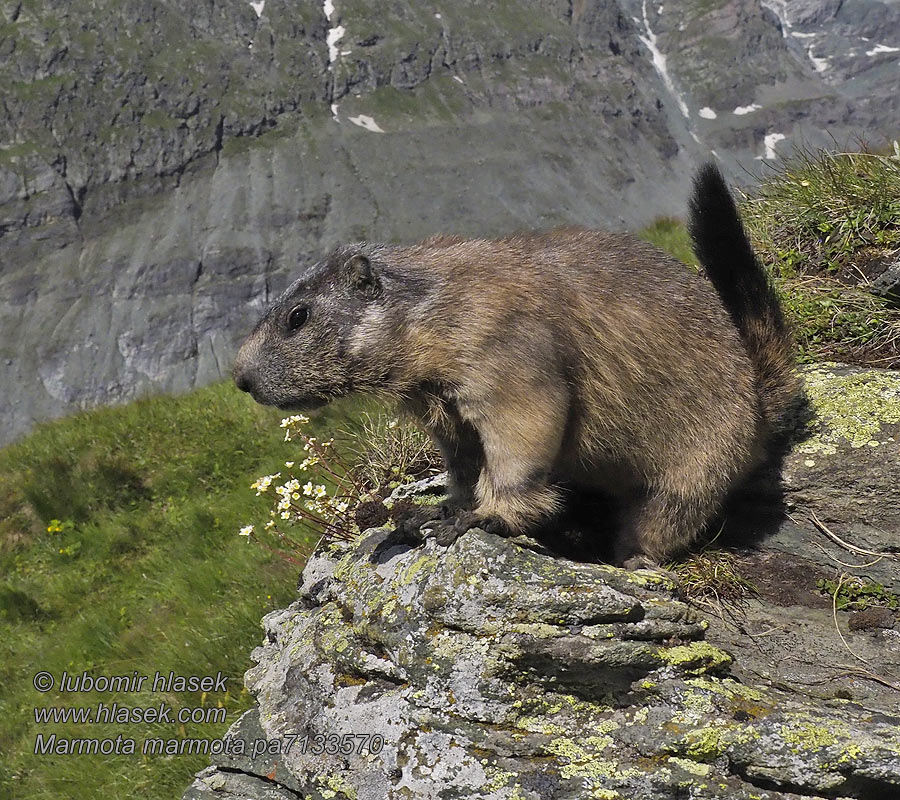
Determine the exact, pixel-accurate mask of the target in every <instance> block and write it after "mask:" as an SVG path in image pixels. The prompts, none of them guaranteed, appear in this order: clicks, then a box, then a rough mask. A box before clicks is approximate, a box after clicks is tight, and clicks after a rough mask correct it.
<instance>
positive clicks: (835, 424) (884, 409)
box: [798, 368, 900, 455]
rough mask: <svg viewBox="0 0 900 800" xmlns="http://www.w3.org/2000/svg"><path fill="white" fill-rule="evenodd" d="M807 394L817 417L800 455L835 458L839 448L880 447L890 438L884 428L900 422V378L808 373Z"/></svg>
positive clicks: (819, 371) (877, 375)
mask: <svg viewBox="0 0 900 800" xmlns="http://www.w3.org/2000/svg"><path fill="white" fill-rule="evenodd" d="M805 378H806V391H807V395H808V396H809V399H810V402H811V405H812V407H813V409H814V411H815V413H816V416H817V417H818V425H817V427H815V428H814V430H813V435H812V436H811V437H810V438H809V439H808V440H807V441H805V442H803V443H802V444H801V445H800V446H799V448H798V449H799V451H800V452H801V453H809V454H814V453H818V454H821V455H833V454H834V453H836V452H837V449H838V446H839V445H842V444H847V445H849V446H850V447H853V448H859V447H867V446H868V447H877V446H879V445H881V444H885V443H887V441H889V438H890V437H885V436H883V435H880V434H882V426H884V425H896V424H898V423H900V378H898V377H897V376H894V375H890V374H887V373H881V372H864V373H858V374H852V375H840V376H839V375H836V374H835V373H834V372H829V371H828V370H827V369H821V368H820V369H811V370H808V371H807V372H806V373H805Z"/></svg>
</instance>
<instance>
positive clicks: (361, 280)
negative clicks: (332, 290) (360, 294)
mask: <svg viewBox="0 0 900 800" xmlns="http://www.w3.org/2000/svg"><path fill="white" fill-rule="evenodd" d="M344 274H345V275H346V276H347V281H348V282H349V283H350V285H351V286H352V287H354V288H355V289H362V290H363V291H365V292H367V293H369V294H374V293H375V292H377V291H378V289H379V283H378V276H377V275H376V274H375V269H374V268H373V267H372V262H371V261H370V260H369V258H368V256H364V255H363V254H362V253H356V254H355V255H352V256H350V258H348V259H347V260H346V261H345V262H344Z"/></svg>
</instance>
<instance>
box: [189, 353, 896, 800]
mask: <svg viewBox="0 0 900 800" xmlns="http://www.w3.org/2000/svg"><path fill="white" fill-rule="evenodd" d="M808 378H809V387H810V395H811V399H812V401H813V404H814V408H815V410H816V414H817V416H816V418H815V422H814V424H813V426H812V430H813V431H814V435H813V436H810V437H807V438H805V439H804V440H803V441H802V442H801V443H799V444H798V445H796V447H795V449H794V451H793V452H792V453H790V454H789V456H788V458H787V467H786V483H787V493H788V497H789V505H790V509H791V514H792V516H793V517H794V519H795V520H797V519H800V518H801V517H802V516H803V515H804V514H807V513H809V512H814V513H815V514H816V515H817V517H818V518H821V519H823V520H824V519H827V520H828V521H829V524H830V525H832V526H833V527H834V528H835V529H837V530H840V531H841V532H842V533H843V534H844V535H846V536H850V535H851V534H850V533H848V532H847V531H846V530H845V527H846V525H847V524H849V523H850V521H851V520H853V519H855V520H857V521H860V522H861V523H862V524H861V529H860V530H859V531H853V533H852V536H853V541H855V542H857V543H858V545H859V546H866V547H870V548H871V547H882V546H883V545H884V544H885V543H878V542H874V541H872V539H871V538H864V533H865V531H866V530H869V529H875V528H881V527H885V528H886V529H887V530H889V531H896V530H897V528H898V525H900V505H898V502H897V501H898V499H900V498H898V494H897V492H898V489H897V486H898V485H900V483H898V481H897V475H896V474H894V473H896V464H897V463H900V459H898V458H897V456H898V447H900V445H898V442H897V439H898V438H900V436H898V434H900V379H898V377H897V376H896V375H894V374H890V373H878V372H864V371H859V370H850V369H847V368H843V367H834V368H829V369H822V368H817V369H815V370H810V371H809V373H808ZM844 401H846V402H847V403H849V405H847V404H846V403H844V404H843V405H842V403H843V402H844ZM842 409H845V410H847V414H845V413H844V411H843V410H842ZM863 438H865V441H864V443H862V444H861V442H863ZM871 442H878V445H877V446H874V445H872V444H871ZM881 448H883V450H882V449H881ZM876 450H878V451H879V452H880V454H881V455H883V457H884V458H885V460H886V461H887V462H890V463H892V464H893V466H890V467H887V468H886V469H884V470H883V471H882V472H881V473H879V475H878V476H876V475H875V473H874V472H873V471H872V470H871V469H870V466H869V465H870V460H869V459H870V457H871V454H872V453H873V452H875V451H876ZM831 456H836V458H835V460H834V462H832V463H833V464H840V467H838V469H839V470H841V471H842V472H841V475H842V476H843V477H842V478H840V480H843V482H844V492H843V495H841V496H838V494H837V492H836V491H834V489H833V487H834V488H836V482H837V480H839V478H837V477H835V478H834V482H833V483H829V481H828V479H827V477H825V473H823V472H822V471H818V470H817V466H818V461H817V459H828V458H829V457H831ZM810 462H811V463H810ZM870 492H874V493H875V495H877V496H878V497H879V498H881V497H882V496H883V497H885V498H887V500H886V502H885V503H884V505H883V507H882V508H880V509H879V510H878V511H877V512H875V513H873V515H872V516H867V515H864V514H860V513H859V512H858V511H857V512H852V511H850V509H852V508H854V507H856V508H860V507H863V506H864V505H865V503H866V500H867V497H868V495H869V493H870ZM866 526H869V527H868V528H867V527H866ZM801 528H802V526H801V525H799V524H798V523H797V522H795V521H791V520H788V521H787V522H785V523H784V524H783V526H782V528H781V529H780V530H779V531H778V532H777V533H776V535H775V536H773V537H771V538H770V539H769V540H766V541H765V542H763V543H761V544H760V546H759V547H756V548H749V549H747V551H746V552H745V553H744V554H743V555H742V556H741V557H742V558H743V559H744V564H745V567H746V568H748V569H749V568H751V567H752V566H753V565H756V567H757V569H758V571H759V575H760V576H761V577H766V576H768V577H769V578H770V585H766V586H762V585H761V586H760V595H759V597H758V598H757V599H755V600H753V601H752V602H750V603H748V604H747V606H746V607H745V608H744V609H742V610H740V611H736V612H734V613H735V614H737V617H734V616H732V617H730V619H732V620H735V619H736V620H737V623H738V624H729V622H728V619H729V616H728V615H723V616H722V618H720V619H714V620H712V622H710V621H707V620H704V619H702V618H701V617H700V616H699V615H698V613H697V611H696V610H695V609H694V608H692V607H690V606H688V605H686V604H685V603H684V602H683V601H682V600H681V599H680V597H679V594H678V591H677V587H676V586H675V584H674V582H673V580H672V579H671V578H670V576H669V575H668V574H667V573H664V572H654V571H647V570H639V571H635V572H627V571H624V570H621V569H617V568H614V567H609V566H604V565H598V564H586V563H577V562H573V561H569V560H566V559H562V558H559V557H554V556H552V555H551V554H548V553H547V552H546V551H544V550H543V549H541V548H540V547H537V546H536V544H535V543H533V542H529V541H528V540H524V539H522V540H514V541H510V540H506V539H501V538H498V537H496V536H493V535H490V534H487V533H484V532H481V531H477V530H476V531H470V532H469V533H468V534H467V535H465V536H463V537H462V538H460V539H459V540H458V541H457V542H455V543H454V544H453V545H452V546H451V547H449V548H447V549H441V548H439V547H437V546H436V545H435V544H434V542H428V543H427V544H425V545H424V546H421V547H418V548H414V547H411V546H410V545H408V544H405V543H403V542H402V541H401V540H399V539H398V538H396V537H395V536H394V535H393V534H391V533H390V532H388V531H386V530H382V529H376V530H372V531H369V532H368V533H367V534H366V535H365V536H364V537H363V538H362V539H361V540H360V541H359V542H357V543H355V544H352V545H348V544H346V543H345V544H340V545H333V546H330V547H326V548H324V549H322V550H320V551H318V552H317V553H316V554H315V555H314V556H313V557H312V558H311V560H310V561H309V563H308V565H307V567H306V569H305V570H304V573H303V577H302V580H301V585H300V597H299V599H298V600H297V601H296V602H295V603H294V604H292V605H291V606H290V607H289V608H287V609H284V610H281V611H276V612H274V613H272V614H270V615H268V616H267V617H266V619H265V620H264V626H265V629H266V639H265V643H264V644H263V646H262V647H260V648H258V649H257V650H256V651H254V653H253V659H254V660H255V661H256V664H257V665H256V666H255V667H254V668H252V669H251V670H250V671H249V672H248V673H247V675H246V677H245V681H246V684H247V686H248V687H249V688H250V689H251V690H252V691H253V693H254V694H255V696H256V698H257V702H258V711H253V712H249V713H248V715H246V716H245V717H243V718H242V719H241V720H240V721H239V722H238V723H237V724H236V726H235V727H234V728H233V730H232V732H231V735H232V736H234V737H236V738H241V737H244V738H246V739H247V740H248V741H249V740H251V739H254V738H259V737H260V736H262V737H264V739H265V741H267V742H268V743H269V745H270V746H271V747H272V749H273V750H275V751H277V752H278V757H277V758H274V757H273V756H271V755H267V756H266V757H265V758H260V759H257V760H255V761H254V760H246V759H244V760H239V761H235V760H234V759H232V760H229V761H226V762H223V763H222V767H223V769H222V770H216V769H214V768H211V769H209V770H206V771H204V772H203V773H201V774H200V775H199V776H198V779H197V780H196V781H195V782H194V784H193V785H192V787H191V788H190V789H189V791H188V793H187V794H186V795H185V797H186V798H192V799H193V798H201V797H212V796H219V795H214V794H211V793H210V792H212V791H215V790H217V789H216V787H220V788H221V789H222V791H224V792H226V794H225V795H224V796H226V797H227V796H231V795H229V794H228V792H231V793H232V795H234V794H236V793H237V791H238V790H237V789H235V788H233V787H232V785H231V784H230V783H228V782H233V781H235V780H237V778H236V775H237V776H243V777H242V778H241V779H242V780H243V779H246V780H247V781H252V780H257V777H254V776H263V775H264V776H267V783H266V784H265V786H260V787H259V788H260V789H261V790H262V789H264V790H265V791H268V792H276V791H277V792H283V794H279V795H275V796H278V797H281V796H285V797H292V796H298V797H299V796H302V797H312V798H358V800H367V799H368V800H376V799H377V800H384V799H385V798H388V799H389V798H401V797H403V798H406V797H415V798H438V797H441V798H449V797H459V798H492V799H493V798H498V799H499V798H527V799H528V800H538V798H560V799H562V798H572V800H575V799H576V798H579V799H580V798H584V797H599V798H653V799H654V800H662V799H663V798H682V797H696V798H747V800H749V799H750V798H764V799H765V800H776V798H800V797H803V798H826V797H828V798H831V797H853V798H860V799H862V798H881V797H885V798H886V797H891V796H893V795H894V794H896V793H898V792H900V706H898V703H897V699H896V693H895V692H894V691H892V690H889V689H887V688H886V687H885V686H884V685H881V684H879V683H878V682H877V681H871V680H869V677H871V675H876V676H877V675H890V674H892V672H894V673H895V672H896V670H898V669H900V640H898V637H897V636H896V631H894V630H893V628H892V622H893V617H892V615H891V614H890V613H888V614H887V615H886V618H885V619H882V620H880V622H879V624H878V625H877V626H871V627H866V626H860V627H859V628H854V629H852V630H848V631H846V632H844V633H843V635H844V636H845V637H847V639H848V641H849V644H850V646H852V648H853V650H854V652H855V653H856V654H857V656H858V657H859V658H861V659H863V661H864V662H865V665H866V666H865V671H866V672H868V673H869V677H866V676H862V677H860V676H859V675H857V676H855V677H854V676H852V675H851V676H849V677H848V675H847V674H846V673H847V670H846V668H845V667H843V666H842V664H843V661H844V660H845V659H847V658H848V657H849V654H848V653H847V651H846V649H845V650H843V652H842V651H841V649H840V648H841V647H842V645H841V644H840V642H841V639H840V635H841V634H839V633H838V632H837V631H836V630H835V629H834V623H833V621H832V611H831V608H830V605H829V604H828V603H827V601H825V599H824V598H822V597H817V596H815V595H814V594H813V593H812V592H813V591H814V586H815V583H814V581H815V577H816V575H817V574H818V573H819V572H821V571H822V570H823V569H824V563H825V561H826V560H827V559H829V558H832V557H837V558H843V560H846V559H847V558H848V556H847V553H846V552H843V551H842V550H841V549H840V548H837V547H836V545H835V543H834V542H833V541H832V540H830V539H827V538H825V537H822V536H821V535H820V536H819V537H818V539H817V540H815V541H816V543H817V544H820V545H821V546H822V547H823V548H824V551H823V550H821V549H819V548H817V547H816V546H814V544H813V543H812V542H811V541H810V540H809V537H808V535H807V534H808V533H809V531H808V530H806V529H802V530H801ZM888 544H895V543H888ZM894 552H895V551H894ZM892 558H893V557H892V556H888V557H887V558H885V559H882V561H883V562H885V564H886V566H885V567H884V571H885V572H890V571H892V572H893V576H892V582H888V585H889V586H890V587H891V588H894V589H898V588H900V587H898V586H897V580H898V579H897V570H896V561H895V560H892ZM892 564H893V567H892V566H891V565H892ZM788 589H794V590H797V591H795V592H794V594H793V595H791V594H790V592H789V591H788ZM804 590H812V591H810V599H808V600H804V599H803V598H802V597H801V594H802V591H804ZM882 616H885V615H882ZM853 631H856V632H853ZM723 645H726V646H727V651H726V650H725V649H722V646H723ZM857 672H859V670H857ZM257 726H258V727H257ZM374 734H377V735H378V737H380V738H378V739H377V740H373V739H372V735H374ZM366 735H369V737H368V738H366ZM317 736H321V737H322V738H320V739H317V738H316V737H317ZM304 737H306V738H304ZM329 737H332V738H329ZM342 737H344V738H343V739H342ZM347 737H349V738H347ZM349 741H352V742H353V743H354V744H355V745H356V747H355V748H354V747H350V748H346V749H345V750H344V751H343V752H342V751H341V745H342V744H344V743H345V742H349ZM373 741H374V742H375V745H376V746H372V745H373ZM274 761H277V764H274V763H273V762H274ZM241 791H246V792H247V793H246V794H245V795H243V796H246V797H250V798H256V797H262V796H266V795H263V794H254V790H253V789H251V788H247V789H244V788H241Z"/></svg>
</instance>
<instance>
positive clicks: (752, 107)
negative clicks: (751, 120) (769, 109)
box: [731, 103, 762, 117]
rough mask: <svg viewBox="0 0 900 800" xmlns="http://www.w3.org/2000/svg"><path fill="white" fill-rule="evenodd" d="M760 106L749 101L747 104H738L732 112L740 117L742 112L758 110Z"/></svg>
mask: <svg viewBox="0 0 900 800" xmlns="http://www.w3.org/2000/svg"><path fill="white" fill-rule="evenodd" d="M761 108H762V106H759V105H757V104H756V103H751V104H750V105H749V106H738V107H737V108H736V109H735V110H734V111H732V112H731V113H732V114H737V116H739V117H742V116H743V115H744V114H752V113H753V112H754V111H759V110H760V109H761Z"/></svg>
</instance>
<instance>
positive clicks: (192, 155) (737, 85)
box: [0, 0, 900, 441]
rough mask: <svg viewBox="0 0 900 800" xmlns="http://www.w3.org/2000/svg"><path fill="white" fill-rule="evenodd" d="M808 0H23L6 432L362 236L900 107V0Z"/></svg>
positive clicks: (643, 201)
mask: <svg viewBox="0 0 900 800" xmlns="http://www.w3.org/2000/svg"><path fill="white" fill-rule="evenodd" d="M791 8H792V11H791V13H792V14H794V16H793V17H791V18H790V19H788V18H787V17H786V16H784V14H782V16H783V17H784V21H782V20H780V19H779V17H778V16H776V14H775V13H773V12H772V11H770V10H769V9H767V8H766V7H764V6H763V5H761V4H760V2H759V1H758V0H680V1H679V2H669V3H664V4H662V5H654V4H650V3H647V2H645V1H644V0H616V2H610V3H601V2H600V1H599V0H578V1H577V2H562V1H561V0H509V1H508V2H499V1H498V0H495V1H494V2H478V3H475V2H472V1H471V0H470V1H469V2H460V3H453V4H447V5H446V7H445V6H444V5H441V4H428V5H423V4H414V3H410V2H403V1H401V0H395V2H390V3H387V4H378V5H376V4H373V3H367V2H363V0H337V2H331V0H328V1H327V2H325V3H320V2H309V0H291V1H290V2H288V1H287V0H265V2H264V3H263V2H257V3H255V4H250V3H248V2H245V1H244V0H225V1H224V2H217V3H202V4H195V3H187V2H185V1H184V0H166V1H165V2H164V1H163V0H120V1H119V2H116V3H115V4H98V3H96V2H93V1H92V0H73V1H72V2H62V0H52V2H41V3H38V2H37V0H16V1H15V2H10V1H9V0H4V1H3V2H2V3H0V20H2V21H0V53H2V57H0V79H2V80H3V83H4V86H5V87H6V91H5V92H4V94H3V98H2V99H3V103H4V112H5V113H4V114H3V115H0V382H2V384H3V386H4V388H5V391H4V395H3V398H2V401H0V402H2V406H0V441H8V440H10V439H12V438H14V437H15V436H17V435H19V434H21V433H22V432H23V431H25V430H27V429H28V428H29V427H30V426H31V425H32V424H33V422H34V421H35V420H39V419H45V418H48V417H53V416H57V415H60V414H63V413H66V412H68V411H71V410H73V409H76V408H81V407H86V406H91V405H94V404H97V403H108V402H116V401H120V400H125V399H129V398H131V397H134V396H136V395H138V394H141V393H143V392H145V391H147V390H150V389H154V390H160V389H161V390H166V391H180V390H184V389H187V388H190V387H193V386H197V385H203V384H205V383H208V382H209V381H211V380H215V379H217V378H219V377H222V376H224V375H225V374H227V372H228V367H229V361H230V358H231V356H232V355H233V352H234V348H235V345H236V343H237V341H238V340H239V338H240V337H241V336H242V335H243V334H244V333H245V332H246V331H247V329H248V328H249V326H250V325H251V324H252V321H253V319H254V318H255V317H256V315H257V314H258V313H259V312H260V310H261V309H262V308H263V307H264V306H265V304H266V303H267V302H268V300H269V298H270V297H271V296H272V295H273V294H274V293H276V292H277V291H279V290H280V288H281V287H283V286H284V285H285V283H286V281H287V279H288V276H290V275H292V274H295V273H296V271H297V270H298V269H300V268H301V267H302V266H303V265H304V264H306V263H309V261H310V260H312V259H315V258H316V257H318V255H319V254H321V253H322V251H323V250H324V249H326V248H328V247H330V246H332V245H333V244H335V243H336V242H338V241H341V240H346V239H360V238H369V239H388V240H404V241H408V240H411V239H415V238H418V237H421V236H424V235H426V234H428V233H431V232H434V231H437V230H444V231H456V232H461V233H466V234H478V235H491V234H499V233H503V232H508V231H510V230H512V229H516V228H523V227H548V226H552V225H558V224H562V223H574V224H584V225H598V224H603V225H614V226H622V225H625V226H629V227H630V226H635V225H637V224H640V223H643V222H646V221H647V220H649V219H650V218H652V217H654V216H657V215H660V214H680V213H682V212H683V208H684V198H685V196H686V193H687V182H688V180H689V178H690V174H691V172H692V170H693V168H694V167H695V165H696V164H697V163H698V162H699V161H701V160H703V159H706V158H708V157H709V153H710V151H714V152H715V153H716V154H717V155H718V156H719V157H721V159H722V160H723V163H724V166H725V167H726V168H729V169H731V171H732V174H735V175H738V176H743V177H744V178H746V174H745V173H743V172H741V170H740V167H748V168H750V169H755V168H757V167H758V165H759V163H760V162H758V161H756V159H757V158H766V157H774V156H775V155H776V153H778V152H784V151H786V150H787V149H788V147H789V145H790V143H791V140H792V139H796V138H798V137H802V138H803V139H804V141H806V142H808V143H811V144H815V143H817V142H820V141H824V140H825V139H827V137H828V136H830V135H833V136H835V137H836V138H837V139H838V140H839V141H840V140H843V139H846V138H847V137H849V136H851V135H852V134H853V133H855V132H862V133H867V134H869V135H872V132H874V131H883V132H885V134H887V135H889V134H891V133H892V132H895V131H896V130H897V129H898V128H900V105H898V99H897V97H896V92H895V91H894V86H895V85H896V80H897V77H898V75H900V68H898V64H900V57H898V55H897V53H896V52H894V50H893V49H892V48H895V47H900V38H898V37H900V34H898V33H897V31H898V30H900V24H898V23H900V9H898V7H897V5H896V4H889V3H872V4H866V6H865V7H863V6H861V5H860V6H858V8H857V7H855V6H852V5H847V4H839V3H833V2H813V1H812V0H809V1H808V2H805V3H804V4H803V5H802V6H796V5H795V4H792V6H791ZM798 9H802V10H803V13H802V14H800V12H799V11H798ZM854 9H856V10H854ZM779 13H781V12H779ZM798 15H799V16H798ZM848 36H857V37H858V38H859V39H860V43H861V47H860V48H857V50H856V56H853V57H851V56H849V55H847V54H846V53H841V54H840V55H839V51H840V47H839V43H840V41H841V37H848ZM863 36H865V37H866V38H867V39H868V40H869V44H871V47H869V46H868V45H865V43H864V42H862V37H863ZM804 37H806V38H804ZM815 37H818V38H815ZM820 40H821V43H820ZM812 41H815V43H816V44H815V47H814V49H813V50H812V52H813V54H814V56H815V58H814V59H813V58H811V57H810V55H809V45H808V42H812ZM863 45H865V47H867V48H868V49H862V46H863ZM845 49H846V48H845ZM869 51H874V53H873V54H872V55H869V54H868V53H869ZM829 53H830V54H831V55H829ZM815 59H819V60H815ZM823 59H824V62H823ZM825 62H827V63H826V66H824V67H822V64H823V63H825ZM756 106H758V108H755V107H756ZM784 137H787V138H784Z"/></svg>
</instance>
